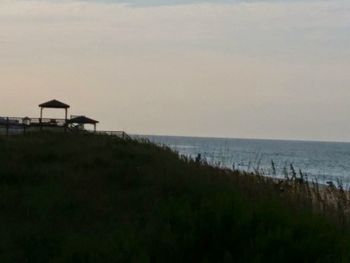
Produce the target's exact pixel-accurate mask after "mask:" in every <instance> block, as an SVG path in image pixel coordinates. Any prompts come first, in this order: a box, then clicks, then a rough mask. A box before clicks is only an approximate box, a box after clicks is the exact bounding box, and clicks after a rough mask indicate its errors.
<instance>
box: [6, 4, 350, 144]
mask: <svg viewBox="0 0 350 263" xmlns="http://www.w3.org/2000/svg"><path fill="white" fill-rule="evenodd" d="M349 70H350V1H348V0H332V1H318V0H314V1H313V0H298V1H288V0H284V1H282V0H280V1H278V0H275V1H273V0H270V1H248V0H247V1H243V0H240V1H237V0H236V1H234V0H231V1H228V0H227V1H225V0H222V1H200V0H193V1H188V0H186V1H185V0H173V1H172V0H148V1H142V0H123V1H116V0H115V1H114V0H105V1H98V0H95V1H94V0H89V1H79V0H60V1H58V0H57V1H54V0H51V1H50V0H40V1H31V0H0V92H1V95H0V115H3V116H8V115H11V116H27V115H28V116H31V117H37V116H38V115H39V109H38V106H37V105H38V104H39V103H41V102H44V101H47V100H49V99H52V98H56V99H59V100H62V101H64V102H66V103H68V104H70V105H71V106H72V108H71V111H70V113H71V114H84V115H87V116H89V117H92V118H95V119H97V120H99V121H100V122H101V124H100V126H99V128H100V129H106V130H125V131H126V132H129V133H137V134H163V135H190V136H191V135H192V136H213V137H235V138H271V139H312V140H337V141H350V114H349V113H350V103H349V102H350V72H349ZM48 114H51V112H48ZM47 116H48V117H50V116H57V115H56V114H55V113H52V115H47ZM59 116H63V112H62V113H61V115H59Z"/></svg>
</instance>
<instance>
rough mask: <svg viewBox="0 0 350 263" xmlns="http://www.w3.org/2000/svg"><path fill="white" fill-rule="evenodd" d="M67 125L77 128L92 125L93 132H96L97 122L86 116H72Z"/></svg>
mask: <svg viewBox="0 0 350 263" xmlns="http://www.w3.org/2000/svg"><path fill="white" fill-rule="evenodd" d="M67 123H68V124H77V125H78V126H81V127H82V128H84V125H85V124H92V125H93V126H94V132H96V125H97V124H98V121H96V120H93V119H90V118H88V117H86V116H74V117H72V118H71V119H70V120H68V121H67Z"/></svg>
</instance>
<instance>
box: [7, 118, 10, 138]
mask: <svg viewBox="0 0 350 263" xmlns="http://www.w3.org/2000/svg"><path fill="white" fill-rule="evenodd" d="M9 130H10V119H9V117H7V118H6V135H7V136H9Z"/></svg>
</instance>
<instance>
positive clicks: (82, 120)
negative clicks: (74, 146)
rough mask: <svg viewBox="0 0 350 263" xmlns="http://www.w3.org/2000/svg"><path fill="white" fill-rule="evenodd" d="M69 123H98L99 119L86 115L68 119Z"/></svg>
mask: <svg viewBox="0 0 350 263" xmlns="http://www.w3.org/2000/svg"><path fill="white" fill-rule="evenodd" d="M68 123H77V124H97V123H98V121H96V120H93V119H90V118H88V117H85V116H77V117H74V118H72V119H70V120H68Z"/></svg>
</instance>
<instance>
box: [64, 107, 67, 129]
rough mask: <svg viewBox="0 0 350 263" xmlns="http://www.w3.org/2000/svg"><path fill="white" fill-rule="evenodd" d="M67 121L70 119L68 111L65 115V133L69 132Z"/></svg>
mask: <svg viewBox="0 0 350 263" xmlns="http://www.w3.org/2000/svg"><path fill="white" fill-rule="evenodd" d="M67 119H68V110H67V109H65V115H64V132H67V128H68V124H67Z"/></svg>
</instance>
